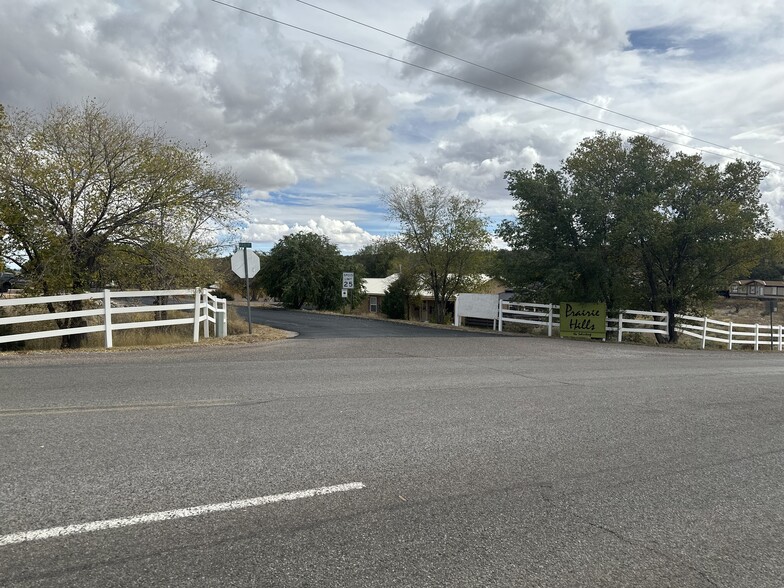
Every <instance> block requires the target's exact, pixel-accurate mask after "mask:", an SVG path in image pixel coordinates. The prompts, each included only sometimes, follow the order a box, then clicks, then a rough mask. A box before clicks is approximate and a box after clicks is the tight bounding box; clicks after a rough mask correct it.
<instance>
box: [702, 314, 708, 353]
mask: <svg viewBox="0 0 784 588" xmlns="http://www.w3.org/2000/svg"><path fill="white" fill-rule="evenodd" d="M707 336H708V317H707V316H706V317H703V319H702V349H705V343H706V341H707V339H706V338H707Z"/></svg>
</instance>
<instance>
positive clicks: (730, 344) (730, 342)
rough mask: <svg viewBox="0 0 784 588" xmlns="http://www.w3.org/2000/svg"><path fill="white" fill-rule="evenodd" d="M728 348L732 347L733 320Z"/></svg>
mask: <svg viewBox="0 0 784 588" xmlns="http://www.w3.org/2000/svg"><path fill="white" fill-rule="evenodd" d="M727 349H732V321H730V340H729V344H728V345H727Z"/></svg>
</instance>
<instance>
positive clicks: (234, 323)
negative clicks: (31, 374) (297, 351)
mask: <svg viewBox="0 0 784 588" xmlns="http://www.w3.org/2000/svg"><path fill="white" fill-rule="evenodd" d="M90 308H102V306H101V304H100V302H96V301H85V310H87V309H90ZM56 310H58V311H59V310H64V309H60V308H56ZM227 310H228V321H227V322H228V324H227V334H228V336H227V337H223V338H217V337H216V336H215V330H214V325H212V324H211V325H210V336H209V338H204V324H203V323H201V324H200V325H199V343H198V344H206V345H229V344H237V343H258V342H262V341H276V340H280V339H285V338H287V337H288V334H287V333H285V332H283V331H279V330H277V329H272V328H270V327H266V326H263V325H253V333H252V334H251V333H248V323H247V321H246V320H245V319H243V318H242V317H240V316H239V315H238V314H237V310H236V308H234V307H232V306H228V309H227ZM0 311H2V313H3V314H4V315H5V316H30V315H36V314H40V315H45V314H47V313H48V310H47V308H46V306H44V305H29V306H11V307H4V308H0ZM164 312H165V315H166V318H167V319H177V318H192V317H193V314H192V313H189V312H188V311H182V310H169V311H164ZM155 314H156V313H155V312H140V313H128V314H118V315H115V316H114V317H113V323H114V324H115V325H116V324H121V323H134V322H144V321H150V320H153V319H154V318H155ZM86 321H87V325H89V326H92V325H103V316H102V315H98V316H90V317H86ZM3 327H4V329H3V333H2V334H3V335H8V334H16V333H18V334H21V333H37V332H43V331H50V330H56V329H57V328H58V327H57V323H56V322H55V321H54V320H53V319H42V320H40V321H35V322H29V323H21V324H14V325H4V326H3ZM60 342H61V337H60V335H57V334H53V335H52V336H50V337H46V338H42V339H32V340H27V341H20V342H14V343H7V344H4V345H0V352H2V351H17V352H22V353H24V352H39V351H54V350H59V349H60ZM193 344H194V343H193V324H192V323H188V324H182V325H162V326H160V327H146V328H142V329H122V330H115V331H113V332H112V347H113V348H121V349H122V348H126V349H134V348H135V349H138V348H147V347H174V346H185V345H193ZM104 348H105V339H104V333H103V332H102V331H101V332H96V333H88V334H87V335H86V338H85V340H84V343H83V346H82V349H87V350H90V349H101V350H103V349H104Z"/></svg>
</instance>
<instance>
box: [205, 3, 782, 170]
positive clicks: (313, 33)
mask: <svg viewBox="0 0 784 588" xmlns="http://www.w3.org/2000/svg"><path fill="white" fill-rule="evenodd" d="M296 1H299V0H296ZM210 2H213V3H214V4H218V5H220V6H224V7H226V8H231V9H233V10H236V11H238V12H242V13H245V14H248V15H250V16H255V17H257V18H261V19H264V20H267V21H269V22H274V23H275V24H278V25H281V26H284V27H288V28H291V29H294V30H297V31H300V32H303V33H307V34H309V35H313V36H315V37H319V38H321V39H326V40H328V41H332V42H333V43H338V44H340V45H344V46H346V47H351V48H352V49H357V50H358V51H364V52H365V53H369V54H371V55H375V56H378V57H382V58H384V59H387V60H390V61H394V62H396V63H400V64H402V65H407V66H409V67H413V68H416V69H419V70H422V71H426V72H428V73H432V74H434V75H437V76H441V77H443V78H447V79H450V80H454V81H456V82H460V83H463V84H468V85H470V86H474V87H475V88H480V89H482V90H487V91H489V92H494V93H496V94H500V95H502V96H507V97H509V98H514V99H516V100H521V101H523V102H528V103H529V104H535V105H537V106H542V107H544V108H548V109H550V110H554V111H556V112H560V113H562V114H567V115H569V116H574V117H577V118H581V119H583V120H588V121H591V122H594V123H598V124H600V125H603V126H607V127H612V128H615V129H619V130H622V131H626V132H627V133H632V134H633V135H639V136H643V137H648V138H649V139H651V140H653V141H662V142H664V143H669V144H671V145H675V146H677V147H684V148H686V149H694V150H695V151H699V152H700V153H704V154H708V155H715V156H716V157H722V158H724V159H733V158H732V157H730V156H729V155H724V154H722V153H716V152H715V151H710V150H708V149H704V148H702V147H696V146H694V145H687V144H686V143H679V142H677V141H673V140H672V139H665V138H663V137H656V136H654V135H650V134H648V133H643V132H641V131H635V130H633V129H630V128H628V127H624V126H622V125H619V124H615V123H611V122H607V121H603V120H600V119H597V118H593V117H590V116H587V115H584V114H580V113H577V112H572V111H569V110H566V109H563V108H559V107H557V106H553V105H551V104H546V103H544V102H539V101H537V100H533V99H531V98H526V97H524V96H520V95H517V94H512V93H511V92H506V91H504V90H499V89H498V88H493V87H491V86H486V85H484V84H480V83H478V82H472V81H470V80H466V79H464V78H461V77H458V76H454V75H451V74H448V73H445V72H442V71H438V70H435V69H432V68H429V67H425V66H423V65H419V64H416V63H412V62H410V61H406V60H404V59H399V58H397V57H392V56H391V55H385V54H384V53H381V52H379V51H374V50H373V49H368V48H367V47H362V46H361V45H356V44H354V43H349V42H348V41H343V40H341V39H338V38H335V37H331V36H329V35H325V34H323V33H318V32H316V31H313V30H310V29H306V28H304V27H300V26H297V25H294V24H291V23H288V22H285V21H282V20H279V19H276V18H273V17H271V16H267V15H265V14H260V13H258V12H254V11H252V10H248V9H246V8H241V7H239V6H234V5H233V4H228V3H227V2H222V1H221V0H210ZM327 12H328V11H327ZM404 40H405V39H404ZM501 75H504V74H501ZM524 83H527V82H524ZM587 104H590V103H587ZM591 106H595V105H591ZM597 108H601V107H597ZM621 116H624V115H621ZM635 120H637V119H635ZM640 122H643V123H644V124H650V123H647V122H645V121H640ZM652 126H657V125H652ZM658 128H661V129H663V130H665V131H667V132H672V133H675V134H682V133H677V132H676V131H672V130H670V129H667V128H664V127H658ZM686 136H687V137H690V136H689V135H686ZM690 138H692V139H694V138H695V137H690ZM697 140H699V141H702V140H701V139H697ZM702 142H703V143H709V142H708V141H702ZM710 144H711V145H714V146H716V147H719V148H721V149H725V150H728V151H737V150H735V149H731V148H728V147H724V146H722V145H718V144H715V143H710ZM737 152H738V153H742V154H743V155H744V156H746V157H750V158H752V159H756V160H758V161H761V162H767V163H770V164H773V165H776V166H782V167H784V163H780V162H777V161H773V160H770V159H766V158H764V157H756V156H753V155H750V154H748V153H744V152H742V151H737Z"/></svg>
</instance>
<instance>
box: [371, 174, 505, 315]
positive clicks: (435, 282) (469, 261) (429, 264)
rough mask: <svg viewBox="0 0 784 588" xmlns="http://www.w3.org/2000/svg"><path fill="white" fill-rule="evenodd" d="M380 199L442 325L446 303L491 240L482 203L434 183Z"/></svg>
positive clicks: (396, 191) (397, 189) (474, 270)
mask: <svg viewBox="0 0 784 588" xmlns="http://www.w3.org/2000/svg"><path fill="white" fill-rule="evenodd" d="M383 199H384V202H385V204H386V205H387V208H388V209H389V214H390V216H391V217H392V218H393V219H395V220H397V221H398V222H399V223H400V228H401V235H400V243H401V245H402V246H403V247H404V249H405V250H406V251H408V252H409V253H410V254H411V255H412V257H413V258H414V259H413V265H414V267H415V268H416V269H415V270H414V273H416V274H419V275H421V276H423V278H422V281H423V282H424V284H425V285H426V286H427V287H428V288H430V290H431V291H432V292H433V297H434V299H435V303H436V321H437V322H439V323H443V322H444V320H445V318H446V305H447V301H448V300H449V299H450V298H451V297H452V296H454V294H455V293H456V292H459V291H460V290H461V289H463V288H464V287H465V286H466V284H467V282H469V281H470V280H471V276H472V275H473V274H476V273H478V272H479V271H480V270H481V269H482V265H481V263H482V261H483V259H484V257H483V255H482V252H483V251H484V250H485V249H486V248H487V246H488V245H489V244H490V235H489V233H488V232H487V229H486V225H487V221H486V219H485V218H484V217H483V216H482V215H481V208H482V202H481V201H480V200H474V199H471V198H466V197H464V196H462V195H460V194H456V193H454V192H451V191H449V190H447V189H445V188H441V187H438V186H434V187H431V188H419V187H417V186H397V187H395V188H393V189H392V190H390V192H389V193H387V194H385V195H384V197H383Z"/></svg>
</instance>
